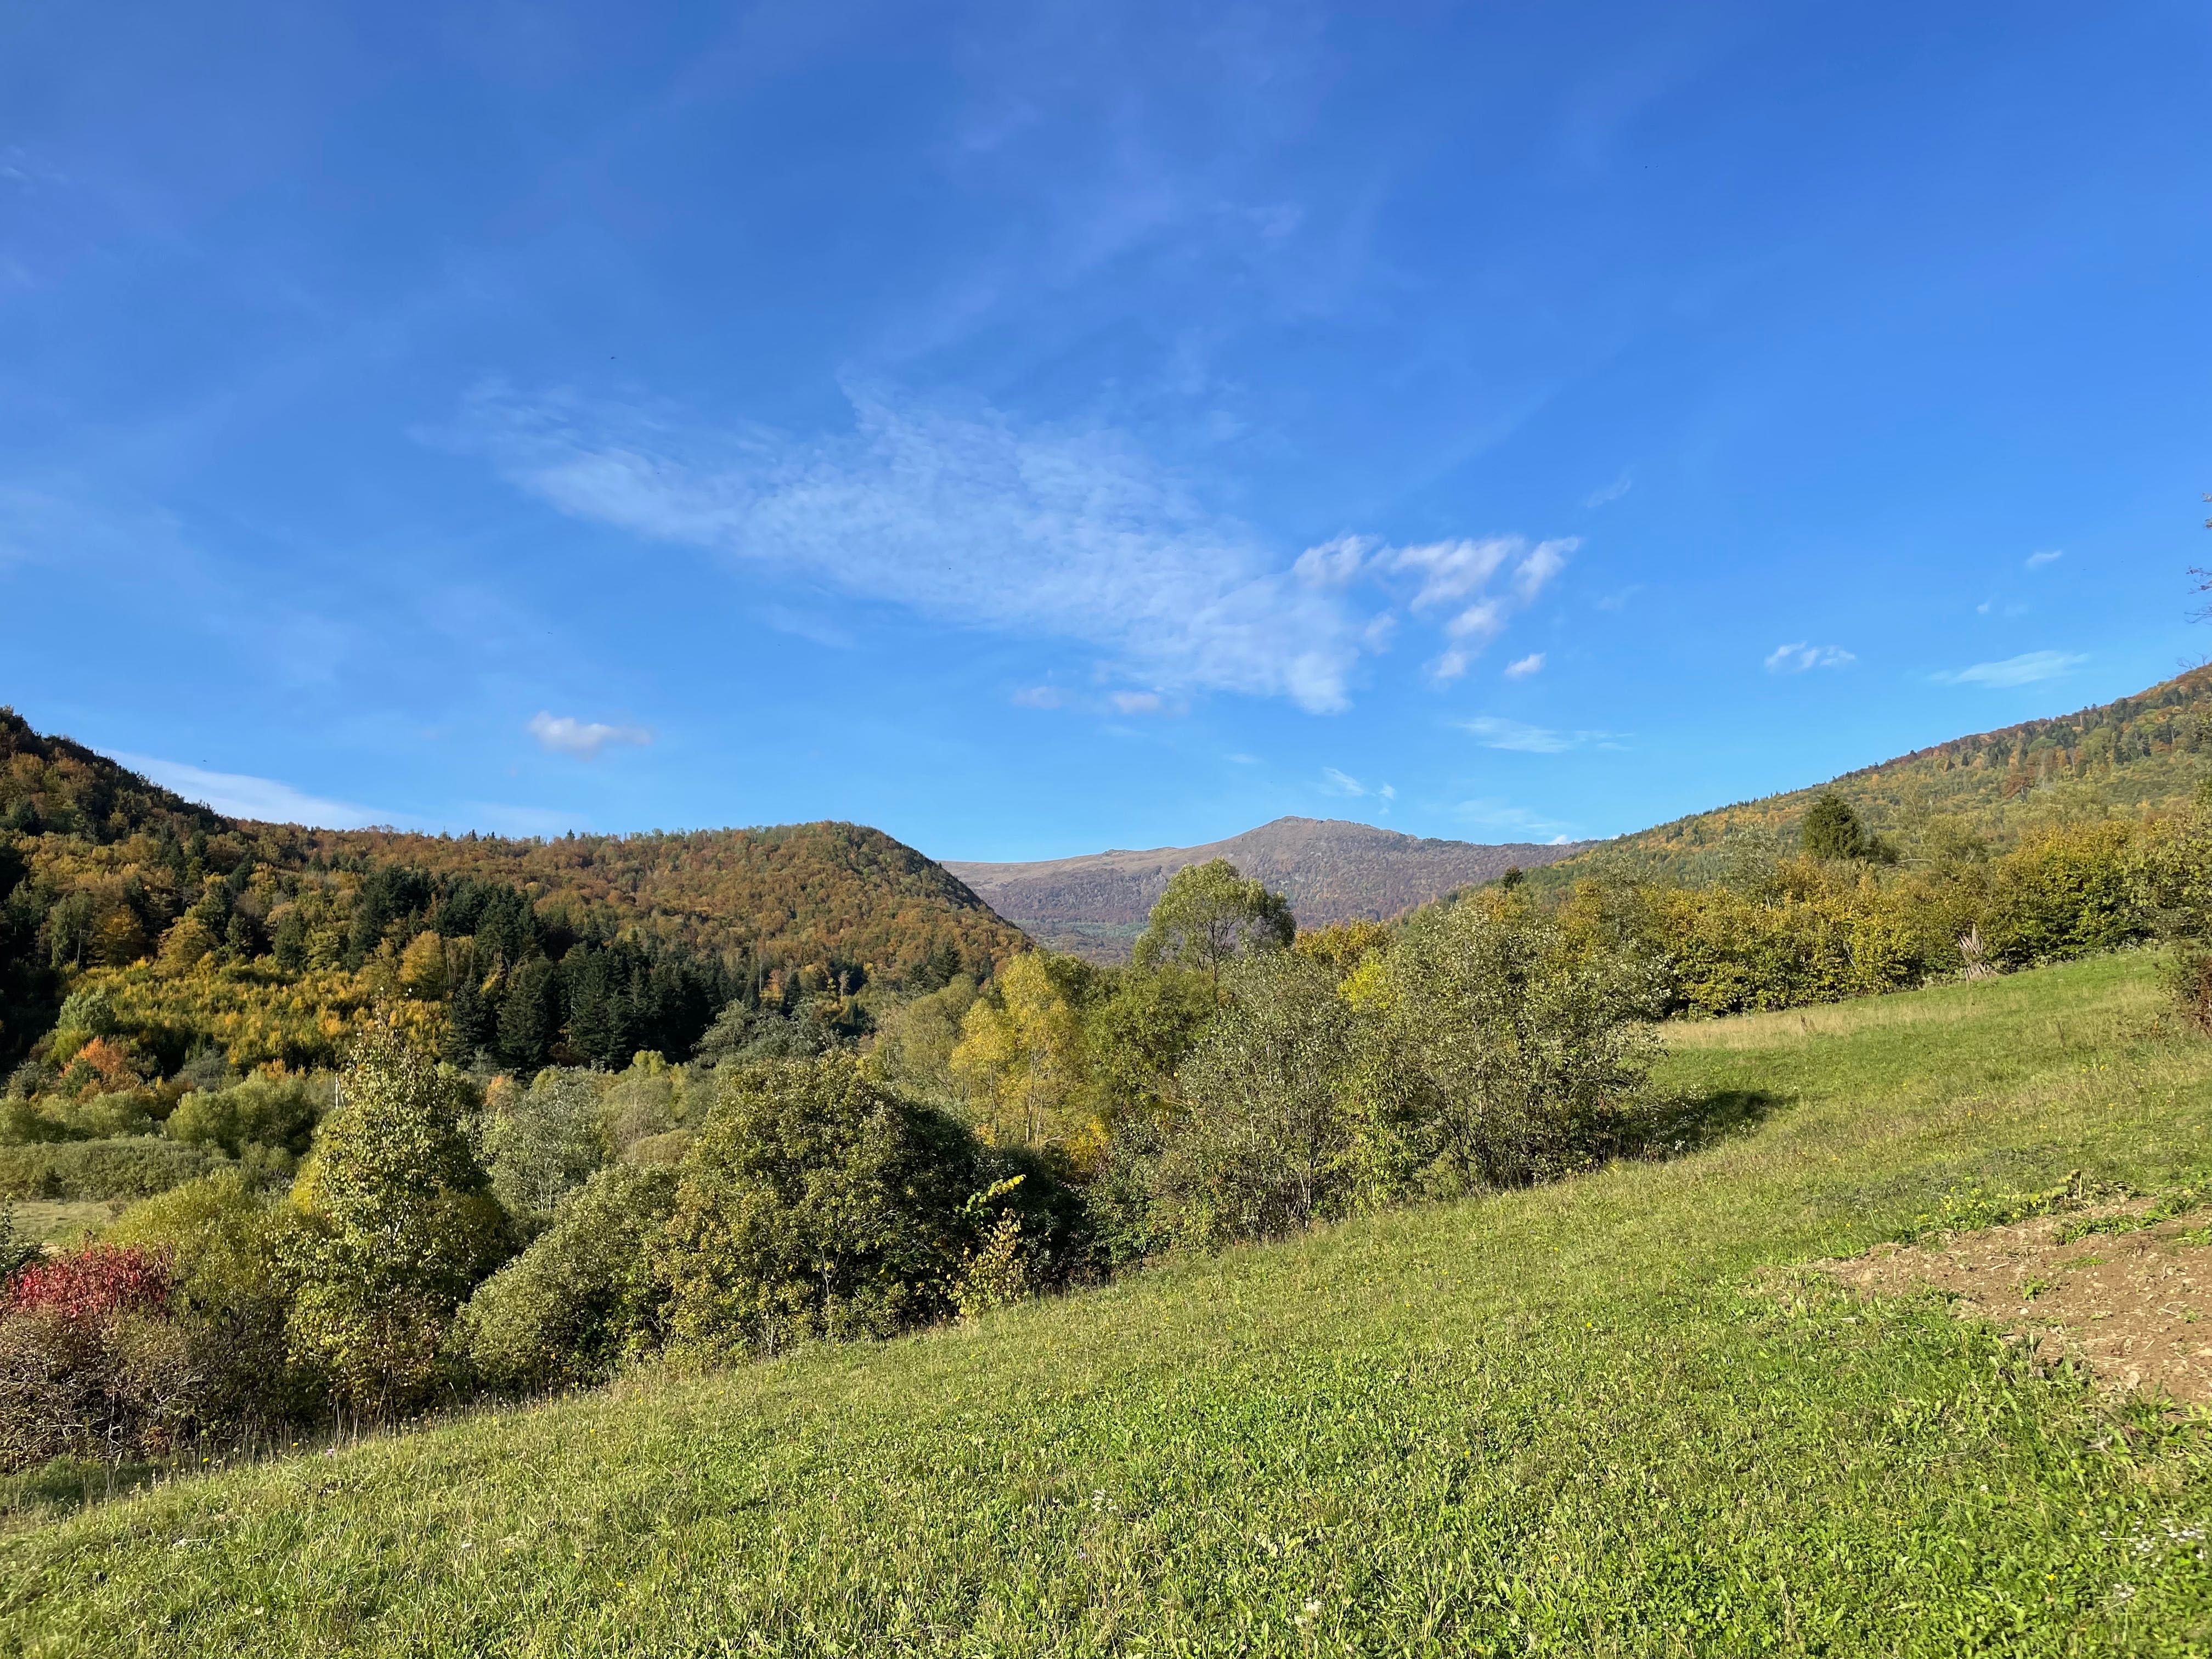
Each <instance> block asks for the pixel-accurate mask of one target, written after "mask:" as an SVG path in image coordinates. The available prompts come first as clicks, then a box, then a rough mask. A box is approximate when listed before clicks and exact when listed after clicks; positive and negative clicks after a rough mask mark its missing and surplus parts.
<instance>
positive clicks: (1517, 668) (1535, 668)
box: [1505, 651, 1544, 680]
mask: <svg viewBox="0 0 2212 1659" xmlns="http://www.w3.org/2000/svg"><path fill="white" fill-rule="evenodd" d="M1543 671H1544V653H1542V652H1541V651H1531V652H1530V653H1528V655H1527V656H1525V657H1522V658H1521V659H1519V660H1518V661H1515V662H1509V663H1507V664H1506V665H1505V678H1507V679H1509V680H1525V679H1527V678H1528V676H1529V675H1531V674H1541V673H1542V672H1543Z"/></svg>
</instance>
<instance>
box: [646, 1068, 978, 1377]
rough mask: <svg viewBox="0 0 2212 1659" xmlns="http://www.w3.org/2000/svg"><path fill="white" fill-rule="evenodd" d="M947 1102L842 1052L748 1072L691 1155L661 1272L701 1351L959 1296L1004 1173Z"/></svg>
mask: <svg viewBox="0 0 2212 1659" xmlns="http://www.w3.org/2000/svg"><path fill="white" fill-rule="evenodd" d="M1003 1178H1004V1177H1003V1176H1000V1174H999V1172H998V1169H997V1168H996V1167H995V1166H994V1164H993V1161H992V1160H991V1159H990V1158H988V1157H987V1154H986V1152H985V1149H984V1148H983V1147H982V1146H981V1145H980V1144H979V1143H978V1142H977V1141H976V1139H975V1137H974V1136H973V1135H972V1134H971V1133H969V1131H968V1130H967V1129H966V1128H965V1127H963V1126H962V1125H961V1124H960V1123H958V1122H957V1121H955V1120H953V1119H952V1118H951V1117H949V1116H947V1115H945V1114H944V1113H941V1112H939V1111H936V1110H934V1109H931V1108H928V1107H926V1106H921V1105H919V1104H916V1103H914V1102H911V1101H908V1100H906V1099H903V1098H902V1097H899V1096H898V1095H896V1094H894V1093H892V1092H891V1091H889V1090H887V1089H885V1088H884V1087H883V1086H882V1085H878V1084H876V1083H873V1082H871V1081H870V1080H869V1079H868V1078H867V1077H866V1074H865V1073H863V1071H862V1069H861V1068H860V1066H859V1065H858V1064H857V1063H856V1062H855V1061H854V1060H850V1059H848V1058H845V1057H843V1056H839V1055H831V1056H828V1057H825V1058H823V1059H821V1060H813V1061H784V1062H780V1063H775V1064H770V1065H765V1066H755V1067H741V1068H734V1069H732V1070H729V1071H727V1072H726V1073H725V1074H724V1082H723V1090H722V1095H721V1098H720V1101H719V1102H717V1103H716V1105H715V1107H714V1110H713V1112H712V1113H711V1114H710V1115H709V1116H708V1120H707V1121H706V1123H705V1125H704V1126H703V1127H702V1129H701V1132H700V1134H699V1138H698V1139H697V1140H696V1142H695V1143H694V1144H693V1146H692V1147H691V1149H690V1152H689V1153H688V1154H687V1155H686V1156H685V1158H684V1164H683V1165H682V1184H681V1187H680V1188H679V1189H678V1194H677V1200H676V1210H675V1213H674V1215H673V1217H672V1218H671V1221H670V1225H669V1229H668V1235H667V1245H666V1254H665V1258H664V1264H663V1271H664V1273H665V1278H666V1281H667V1283H668V1285H669V1287H670V1291H671V1299H670V1310H669V1326H670V1331H671V1337H672V1339H673V1340H674V1341H675V1342H676V1343H677V1344H678V1346H681V1347H682V1348H684V1350H686V1351H688V1352H691V1353H694V1354H696V1355H700V1356H702V1357H707V1358H715V1357H727V1356H732V1355H737V1354H743V1353H774V1352H778V1351H779V1350H781V1349H783V1348H786V1347H788V1346H791V1345H792V1344H793V1343H794V1342H797V1341H799V1340H804V1339H806V1338H809V1337H868V1336H887V1335H890V1334H892V1333H893V1332H895V1331H897V1330H900V1329H902V1328H906V1327H908V1326H911V1325H915V1324H920V1323H923V1322H927V1321H930V1320H933V1319H938V1318H942V1317H944V1316H945V1315H947V1314H948V1313H950V1312H951V1310H952V1309H953V1308H954V1307H955V1305H956V1297H957V1287H958V1283H959V1280H960V1279H961V1276H962V1274H963V1270H964V1268H965V1267H966V1266H967V1263H968V1260H969V1255H970V1253H971V1252H972V1251H973V1250H974V1249H975V1248H976V1247H977V1246H978V1245H979V1244H980V1243H981V1239H982V1237H984V1236H985V1235H986V1234H987V1232H988V1231H989V1230H990V1229H991V1228H992V1227H993V1226H994V1225H996V1217H995V1215H993V1214H991V1213H989V1212H987V1211H982V1212H979V1208H978V1206H976V1205H975V1204H974V1203H972V1202H971V1200H975V1198H976V1196H977V1194H982V1193H986V1192H987V1191H988V1190H989V1189H990V1188H992V1186H993V1185H994V1182H995V1181H997V1180H999V1179H1003Z"/></svg>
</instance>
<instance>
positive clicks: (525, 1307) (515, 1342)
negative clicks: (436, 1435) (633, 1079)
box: [454, 1164, 677, 1393]
mask: <svg viewBox="0 0 2212 1659" xmlns="http://www.w3.org/2000/svg"><path fill="white" fill-rule="evenodd" d="M676 1179H677V1178H676V1172H675V1171H674V1170H671V1169H668V1168H665V1167H662V1168H636V1167H632V1166H629V1165H620V1164H618V1165H617V1166H615V1167H614V1168H612V1169H606V1170H599V1172H598V1173H597V1174H595V1175H593V1176H592V1177H591V1178H590V1179H589V1180H587V1181H586V1182H585V1183H584V1185H583V1186H582V1188H580V1189H579V1190H578V1191H576V1192H575V1193H574V1194H570V1195H569V1197H568V1200H567V1201H566V1202H565V1203H563V1204H562V1206H561V1210H560V1213H559V1215H558V1216H557V1217H556V1218H555V1219H554V1221H553V1224H552V1225H551V1226H550V1227H548V1228H547V1229H546V1231H544V1232H543V1233H541V1234H539V1235H538V1238H537V1239H536V1240H535V1241H534V1242H533V1243H532V1244H531V1246H530V1248H529V1249H526V1250H525V1251H523V1253H522V1254H521V1255H519V1256H517V1257H515V1258H514V1260H513V1261H510V1262H508V1263H507V1266H505V1267H501V1269H500V1270H499V1271H498V1272H497V1273H494V1274H493V1275H492V1276H491V1277H490V1278H489V1279H486V1280H484V1282H483V1284H481V1285H477V1289H476V1294H475V1295H473V1296H471V1297H470V1298H469V1301H468V1304H467V1305H466V1306H465V1308H463V1309H462V1310H461V1315H460V1318H459V1322H458V1323H457V1325H456V1327H455V1329H454V1345H455V1348H456V1351H457V1352H459V1354H460V1355H461V1356H462V1357H463V1358H465V1360H466V1362H467V1363H468V1364H469V1366H470V1367H471V1370H473V1371H474V1372H475V1374H476V1375H477V1377H479V1378H480V1379H482V1380H483V1382H485V1383H489V1385H490V1386H492V1387H493V1388H495V1389H504V1390H508V1391H511V1392H516V1393H526V1392H535V1391H539V1390H545V1389H561V1388H570V1387H575V1386H579V1385H582V1384H586V1383H597V1382H600V1381H603V1380H604V1379H605V1378H606V1377H608V1376H611V1375H613V1373H614V1371H615V1370H617V1367H619V1366H620V1365H621V1364H623V1361H625V1360H626V1359H629V1358H635V1357H636V1356H638V1355H640V1354H641V1353H644V1352H647V1351H648V1350H650V1349H652V1348H653V1347H656V1346H659V1340H660V1337H661V1333H662V1328H663V1325H664V1310H665V1303H666V1300H667V1287H666V1286H665V1285H664V1284H662V1283H661V1282H660V1281H659V1279H658V1278H656V1276H655V1274H654V1271H653V1261H654V1257H655V1255H656V1252H657V1248H658V1244H659V1237H660V1235H661V1232H662V1231H663V1230H664V1229H665V1226H666V1225H667V1221H668V1217H669V1215H670V1212H671V1211H672V1210H673V1209H674V1208H675V1205H676Z"/></svg>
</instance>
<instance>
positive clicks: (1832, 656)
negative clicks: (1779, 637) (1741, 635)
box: [1766, 640, 1858, 674]
mask: <svg viewBox="0 0 2212 1659" xmlns="http://www.w3.org/2000/svg"><path fill="white" fill-rule="evenodd" d="M1857 660H1858V658H1857V656H1856V655H1854V654H1853V653H1850V652H1849V651H1846V650H1844V647H1842V646H1840V645H1814V644H1811V643H1809V642H1808V641H1804V640H1796V641H1792V642H1791V643H1790V644H1788V645H1780V646H1777V647H1775V648H1774V649H1773V650H1772V651H1770V652H1769V653H1767V656H1766V671H1767V672H1768V673H1770V674H1802V673H1806V672H1808V671H1811V670H1813V669H1815V668H1848V667H1849V666H1850V665H1851V664H1853V663H1855V662H1857Z"/></svg>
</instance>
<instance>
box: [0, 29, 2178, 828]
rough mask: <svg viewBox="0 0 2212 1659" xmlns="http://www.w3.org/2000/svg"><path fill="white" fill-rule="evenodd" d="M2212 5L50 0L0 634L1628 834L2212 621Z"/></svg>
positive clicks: (1312, 808)
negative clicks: (2197, 598)
mask: <svg viewBox="0 0 2212 1659" xmlns="http://www.w3.org/2000/svg"><path fill="white" fill-rule="evenodd" d="M2208 72H2212V20H2208V17H2207V15H2206V13H2205V12H2204V11H2203V9H2202V8H2201V7H2197V6H2193V5H2183V4H2178V3H2176V4H2142V5H2130V6H2121V7H2111V8H2081V7H2077V6H2060V5H2055V4H2036V3H2029V4H2025V5H2021V4H2008V5H2004V6H1997V5H1993V4H1991V5H1978V4H1962V5H1958V6H1947V7H1928V6H1925V5H1915V6H1902V5H1875V6H1861V7H1848V8H1847V7H1842V6H1825V7H1815V6H1808V5H1802V4H1786V3H1784V4H1777V3H1771V0H1765V3H1757V4H1751V3H1746V4H1735V5H1728V4H1723V5H1706V6H1682V7H1668V8H1653V7H1647V6H1629V5H1620V6H1604V5H1590V4H1582V5H1575V4H1562V5H1557V6H1547V7H1507V6H1491V7H1466V8H1451V7H1444V6H1425V5H1404V6H1395V7H1373V6H1370V7H1361V8H1346V9H1340V10H1334V9H1327V8H1317V7H1305V6H1300V5H1297V4H1289V3H1285V4H1275V5H1270V6H1266V7H1260V8H1250V9H1243V8H1237V7H1235V6H1221V7H1211V8H1190V7H1181V6H1158V7H1153V6H1146V5H1141V4H1123V5H1115V6H1108V5H1094V6H1065V5H1053V4H1048V3H1047V4H1029V5H1018V6H1011V5H1010V6H1002V7H993V6H961V5H957V4H951V5H945V6H942V7H928V8H918V7H912V6H902V5H895V4H885V5H881V6H840V5H836V4H833V3H824V0H812V3H807V4H803V5H802V4H792V5H763V6H753V7H746V6H713V7H700V8H696V9H692V8H684V7H647V6H639V5H635V4H631V5H624V6H614V5H608V6H605V7H598V8H592V7H562V6H559V5H553V4H541V3H532V4H523V3H520V0H496V3H484V4H468V3H460V4H449V5H440V6H436V7H422V8H415V7H410V6H406V5H394V4H385V5H379V6H374V7H369V6H362V7H356V8H345V7H339V6H330V7H304V8H303V7H297V6H276V5H270V6H268V7H265V8H260V9H253V8H247V7H236V6H232V7H225V6H222V5H216V6H212V7H204V8H176V7H153V6H146V7H140V8H127V7H121V6H101V5H91V6H82V5H80V6H60V5H44V6H34V7H17V8H13V9H10V10H9V13H8V14H7V17H6V19H5V21H0V609H4V611H5V619H4V626H0V701H4V702H12V703H13V704H14V705H15V708H17V709H18V710H19V711H20V712H21V713H22V714H24V715H26V716H27V718H28V719H30V720H32V721H33V723H34V724H36V725H38V726H40V727H42V728H44V729H48V730H59V731H64V732H69V733H70V734H72V735H74V736H76V737H77V738H81V739H82V740H83V741H86V742H88V743H91V744H94V745H96V746H98V747H100V748H103V749H106V750H109V751H111V752H115V753H118V754H121V755H124V756H125V757H131V758H132V759H133V760H134V761H135V763H138V764H140V765H142V766H143V767H144V768H145V769H148V770H149V771H152V772H154V773H155V775H158V776H162V777H164V778H165V779H166V780H167V781H173V782H177V783H179V784H180V786H182V787H185V788H186V789H187V792H188V793H199V794H204V795H206V796H208V797H210V798H211V799H216V803H217V804H218V805H227V806H231V807H233V808H238V809H243V810H249V811H260V812H262V813H264V814H274V815H281V816H306V817H312V818H315V819H318V820H319V821H323V822H340V823H352V822H367V821H372V820H373V821H381V822H392V823H402V824H407V825H420V826H424V827H449V828H453V829H460V828H466V827H474V828H478V829H501V830H506V831H510V832H520V833H558V832H560V831H562V830H563V829H571V828H576V829H583V828H591V829H649V828H653V827H670V828H674V827H678V826H701V825H719V824H726V823H775V822H787V821H791V820H795V819H804V818H818V817H846V818H853V819H857V820H860V821H862V822H866V823H874V824H878V825H879V826H881V827H883V828H884V829H887V830H889V831H890V832H891V833H892V834H894V835H896V836H899V837H900V838H901V839H902V840H905V841H908V842H911V843H913V844H915V846H918V847H920V848H922V849H924V850H925V851H927V852H929V853H932V854H936V855H939V856H942V857H964V858H1027V857H1047V856H1054V855H1058V854H1069V853H1076V852H1083V851H1090V850H1094V849H1096V848H1103V847H1107V846H1149V845H1156V844H1160V843H1167V842H1200V841H1204V840H1208V839H1212V838H1214V837H1216V836H1224V835H1228V834H1232V833H1234V832H1236V831H1237V830H1239V829H1245V828H1248V827H1249V826H1250V825H1252V824H1255V823H1260V822H1261V821H1263V820H1266V819H1267V818H1271V817H1276V816H1278V815H1279V814H1282V813H1285V812H1297V813H1304V814H1309V815H1312V816H1316V817H1356V818H1363V819H1366V820H1368V821H1370V822H1374V823H1383V824H1387V825H1389V826H1391V827H1393V828H1397V829H1406V830H1409V831H1413V832H1416V833H1420V834H1426V835H1437V836H1455V837H1462V838H1467V839H1474V840H1517V839H1535V840H1547V839H1551V838H1553V837H1554V836H1563V835H1571V836H1583V835H1609V834H1614V833H1619V832H1621V831H1625V830H1628V829H1636V828H1638V827H1641V826H1643V825H1644V824H1647V823H1653V822H1656V821H1660V820H1663V819H1666V818H1668V817H1674V816H1676V815H1678V814H1680V813H1682V812H1685V811H1693V810H1696V809H1698V808H1700V807H1703V806H1706V805H1716V804H1718V803H1721V802H1723V801H1729V800H1735V799H1743V798H1746V797H1749V796H1753V795H1758V794H1761V793H1768V792H1770V791H1772V790H1775V789H1778V788H1784V787H1794V786H1797V785H1801V784H1803V783H1807V782H1809V781H1815V780H1818V779H1820V778H1822V777H1825V776H1827V775H1832V774H1834V773H1836V772H1838V771H1841V770H1844V769H1848V768H1850V767H1854V766H1858V765H1863V764H1866V763H1870V762H1873V761H1876V760H1880V759H1883V758H1886V757H1889V756H1892V755H1894V754H1897V753H1899V752H1901V751H1904V750H1909V749H1911V748H1913V747H1916V746H1917V745H1920V744H1926V743H1929V742H1932V741H1936V740H1938V739H1941V738H1947V737H1950V736H1954V735H1957V734H1959V733H1960V732H1969V731H1977V730H1982V729H1985V728H1987V727H1990V726H1997V725H2002V724H2006V723H2008V722H2011V721H2013V720H2020V719H2023V718H2027V717H2029V716H2032V715H2035V714H2050V713H2056V712H2060V711H2063V710H2068V709H2072V708H2079V707H2081V706H2083V705H2085V704H2088V703H2093V702H2102V701H2105V700H2107V699H2109V698H2112V697H2114V696H2121V695H2124V694H2126V693H2128V692H2130V691H2134V690H2139V689H2141V688H2142V687H2143V686H2145V685H2147V684H2151V683H2153V682H2154V681H2156V680H2158V679H2160V678H2164V677H2166V675H2168V674H2170V673H2172V671H2174V670H2175V668H2176V667H2177V665H2179V664H2180V663H2181V662H2182V661H2183V660H2185V659H2195V658H2196V657H2197V656H2198V655H2200V654H2202V653H2203V652H2204V651H2206V650H2212V644H2208V643H2207V641H2206V634H2205V630H2203V629H2192V628H2191V627H2190V626H2189V625H2188V624H2187V623H2186V621H2185V617H2186V615H2187V611H2188V595H2187V592H2186V589H2187V581H2186V579H2185V568H2186V567H2188V566H2190V565H2191V564H2192V563H2212V538H2208V536H2207V534H2206V532H2204V531H2203V528H2201V520H2202V519H2203V514H2204V512H2205V510H2206V509H2205V508H2204V507H2203V506H2202V505H2201V504H2200V502H2199V500H2198V497H2199V495H2200V493H2201V492H2203V491H2206V490H2212V401H2208V394H2212V374H2208V373H2207V369H2208V365H2212V307H2207V306H2206V305H2205V304H2204V298H2205V295H2206V293H2207V291H2208V286H2212V212H2208V211H2207V208H2208V204H2212V188H2208V187H2209V186H2212V144H2208V143H2207V141H2206V127H2205V122H2204V109H2205V104H2204V88H2205V87H2206V85H2207V84H2208V83H2212V79H2209V77H2208Z"/></svg>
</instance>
